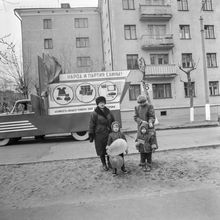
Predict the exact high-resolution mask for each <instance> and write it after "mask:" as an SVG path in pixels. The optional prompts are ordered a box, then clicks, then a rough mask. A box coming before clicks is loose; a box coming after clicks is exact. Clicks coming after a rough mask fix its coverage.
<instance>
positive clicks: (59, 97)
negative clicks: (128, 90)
mask: <svg viewBox="0 0 220 220" xmlns="http://www.w3.org/2000/svg"><path fill="white" fill-rule="evenodd" d="M128 74H129V71H111V72H97V73H77V75H75V74H63V75H60V83H58V84H50V85H49V115H54V114H70V113H79V112H91V111H93V109H94V108H95V107H96V103H95V99H96V98H97V97H98V96H104V97H105V98H106V101H107V106H108V107H109V108H110V109H111V110H114V109H115V110H116V109H120V98H121V95H122V92H123V89H124V86H125V80H126V78H127V76H128ZM65 75H66V76H65ZM100 76H102V77H100Z"/></svg>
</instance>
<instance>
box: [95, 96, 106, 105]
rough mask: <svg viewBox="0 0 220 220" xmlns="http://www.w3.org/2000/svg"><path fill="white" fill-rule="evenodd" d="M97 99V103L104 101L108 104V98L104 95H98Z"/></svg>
mask: <svg viewBox="0 0 220 220" xmlns="http://www.w3.org/2000/svg"><path fill="white" fill-rule="evenodd" d="M95 101H96V105H98V104H99V103H100V102H103V103H105V104H106V99H105V97H104V96H99V97H97V98H96V100H95Z"/></svg>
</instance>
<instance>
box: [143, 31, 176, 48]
mask: <svg viewBox="0 0 220 220" xmlns="http://www.w3.org/2000/svg"><path fill="white" fill-rule="evenodd" d="M173 47H174V42H173V35H172V34H166V35H164V36H149V35H142V36H141V48H142V49H143V50H170V49H172V48H173Z"/></svg>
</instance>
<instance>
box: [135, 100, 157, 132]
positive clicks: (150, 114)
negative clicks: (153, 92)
mask: <svg viewBox="0 0 220 220" xmlns="http://www.w3.org/2000/svg"><path fill="white" fill-rule="evenodd" d="M134 120H135V121H136V122H137V125H138V128H139V127H140V125H141V122H142V121H146V122H148V123H149V122H151V123H152V124H154V122H155V112H154V108H153V105H150V104H148V103H146V105H144V106H141V105H138V106H135V111H134Z"/></svg>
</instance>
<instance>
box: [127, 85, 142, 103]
mask: <svg viewBox="0 0 220 220" xmlns="http://www.w3.org/2000/svg"><path fill="white" fill-rule="evenodd" d="M140 94H141V87H140V85H139V84H133V85H130V87H129V99H130V100H137V97H138V96H139V95H140Z"/></svg>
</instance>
